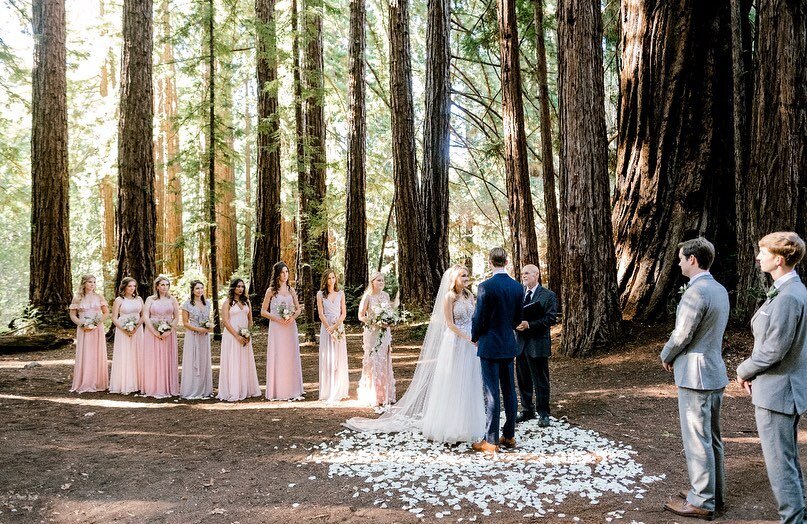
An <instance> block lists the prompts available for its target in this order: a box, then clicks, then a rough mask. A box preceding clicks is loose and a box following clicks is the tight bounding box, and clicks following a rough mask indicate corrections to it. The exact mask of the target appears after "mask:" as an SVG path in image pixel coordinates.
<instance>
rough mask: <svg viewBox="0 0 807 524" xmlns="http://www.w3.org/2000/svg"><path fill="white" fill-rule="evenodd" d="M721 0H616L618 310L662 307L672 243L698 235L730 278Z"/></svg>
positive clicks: (668, 289) (726, 46)
mask: <svg viewBox="0 0 807 524" xmlns="http://www.w3.org/2000/svg"><path fill="white" fill-rule="evenodd" d="M728 3H729V2H728V0H722V1H720V2H697V1H691V2H686V1H685V2H662V3H660V4H658V5H657V1H656V0H644V1H640V2H633V3H631V4H630V5H629V6H625V7H623V9H624V10H625V11H624V13H625V14H624V23H623V24H622V28H623V35H622V43H623V45H622V49H623V51H622V58H623V69H622V78H621V81H620V83H621V92H622V97H621V104H620V115H619V126H620V128H619V144H618V149H617V187H616V190H615V194H614V209H613V225H614V236H615V241H616V259H617V282H618V292H619V294H620V305H621V306H622V312H623V315H624V316H626V317H628V318H637V319H641V320H652V319H655V318H657V317H659V316H661V315H663V314H665V313H666V310H667V302H668V300H669V299H670V297H671V296H672V295H674V292H675V289H676V288H677V287H678V286H677V285H676V284H680V282H678V281H679V280H680V274H681V273H680V270H679V269H678V268H677V267H676V266H677V261H678V247H677V245H678V243H679V242H681V241H683V240H687V239H690V238H694V237H697V236H705V237H706V238H708V239H709V240H711V241H712V242H713V243H714V244H715V247H716V248H717V258H716V260H715V264H714V266H713V272H714V273H716V276H717V277H718V279H719V280H720V281H721V282H723V283H724V285H726V287H729V288H730V287H731V280H732V275H733V266H731V262H732V258H731V256H730V255H731V254H732V253H733V252H734V241H733V239H734V229H733V224H734V191H733V189H734V172H733V165H732V162H731V157H732V144H731V136H732V103H731V90H732V77H731V54H730V51H731V48H730V42H731V40H730V39H731V34H730V26H729V14H730V13H729V9H728Z"/></svg>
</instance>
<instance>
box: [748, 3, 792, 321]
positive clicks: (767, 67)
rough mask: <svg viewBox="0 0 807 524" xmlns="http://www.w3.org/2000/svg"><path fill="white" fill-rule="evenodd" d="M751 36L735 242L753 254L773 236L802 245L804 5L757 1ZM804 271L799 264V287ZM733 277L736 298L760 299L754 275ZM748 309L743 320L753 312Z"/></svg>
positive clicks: (758, 281)
mask: <svg viewBox="0 0 807 524" xmlns="http://www.w3.org/2000/svg"><path fill="white" fill-rule="evenodd" d="M757 28H758V31H759V36H758V41H757V46H756V51H757V56H756V71H755V81H754V111H753V114H752V124H751V157H750V167H749V175H748V191H747V192H746V194H747V195H748V200H749V201H748V206H749V208H748V209H749V217H750V225H751V228H750V231H749V234H748V235H747V236H746V238H745V239H740V242H741V243H742V245H741V246H740V247H741V249H756V242H757V241H758V240H759V239H760V238H761V237H763V236H764V235H766V234H768V233H772V232H774V231H782V230H784V231H795V232H796V233H798V234H799V235H800V236H801V237H802V238H805V237H807V2H804V1H792V0H791V1H788V0H761V1H760V2H759V3H758V4H757ZM748 244H751V245H750V246H749V245H748ZM746 263H748V262H746ZM805 266H807V264H805V263H804V262H802V263H801V264H799V273H800V275H801V277H802V279H804V278H807V270H806V269H805ZM739 270H740V283H739V285H738V293H739V294H740V296H746V297H748V296H750V297H753V296H754V295H756V296H759V295H761V293H760V292H761V291H764V289H765V286H766V285H767V283H765V282H764V281H763V280H761V278H760V277H759V276H758V274H759V270H758V269H757V268H756V267H755V266H746V267H741V268H739ZM746 304H747V306H748V305H750V306H751V307H750V308H749V309H748V310H747V311H745V313H748V312H750V309H752V307H753V304H752V303H751V300H747V301H746Z"/></svg>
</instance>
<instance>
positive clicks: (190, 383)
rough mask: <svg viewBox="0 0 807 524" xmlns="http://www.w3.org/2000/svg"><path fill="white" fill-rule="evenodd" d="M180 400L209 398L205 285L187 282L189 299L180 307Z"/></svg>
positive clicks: (208, 348)
mask: <svg viewBox="0 0 807 524" xmlns="http://www.w3.org/2000/svg"><path fill="white" fill-rule="evenodd" d="M182 325H183V326H185V342H184V343H183V345H182V384H181V386H180V388H179V395H180V396H181V397H182V398H187V399H197V398H208V397H211V396H212V395H213V366H212V364H211V362H210V332H211V331H213V330H212V329H211V328H210V327H207V326H208V325H209V326H212V323H210V304H208V303H207V299H206V298H205V285H204V284H202V282H201V281H199V280H194V281H192V282H191V296H190V298H188V300H186V301H185V302H184V303H183V304H182Z"/></svg>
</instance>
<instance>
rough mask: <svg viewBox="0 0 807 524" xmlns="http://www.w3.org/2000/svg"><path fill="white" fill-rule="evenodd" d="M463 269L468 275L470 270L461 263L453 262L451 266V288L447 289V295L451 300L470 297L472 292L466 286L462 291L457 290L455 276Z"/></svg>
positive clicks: (457, 276)
mask: <svg viewBox="0 0 807 524" xmlns="http://www.w3.org/2000/svg"><path fill="white" fill-rule="evenodd" d="M463 271H465V272H466V273H468V274H469V275H470V273H471V272H470V271H468V268H467V267H465V266H464V265H462V264H454V265H453V266H451V289H450V290H449V291H448V296H449V297H450V298H451V300H452V301H454V300H459V299H461V298H471V297H472V296H473V294H472V293H471V290H470V289H468V288H467V287H464V288H462V291H459V290H457V278H459V276H460V275H461V274H462V272H463Z"/></svg>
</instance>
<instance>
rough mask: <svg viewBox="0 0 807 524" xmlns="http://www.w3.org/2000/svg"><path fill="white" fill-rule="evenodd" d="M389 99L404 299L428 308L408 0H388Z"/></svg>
mask: <svg viewBox="0 0 807 524" xmlns="http://www.w3.org/2000/svg"><path fill="white" fill-rule="evenodd" d="M389 38H390V62H389V67H390V103H391V106H392V115H391V120H392V172H393V178H394V181H395V210H396V213H395V224H396V229H397V232H398V278H399V282H400V293H401V301H402V302H403V303H405V304H406V305H407V306H409V307H410V308H416V309H424V310H425V309H426V308H427V307H428V306H430V305H431V304H430V302H431V300H432V298H433V297H432V293H431V289H432V284H431V280H432V275H431V272H427V271H424V268H427V267H429V259H428V256H427V252H428V246H426V245H425V243H424V242H423V238H424V235H425V229H424V225H423V220H422V217H423V215H422V213H421V212H420V209H421V199H420V194H419V191H418V179H417V162H416V157H415V155H416V152H415V111H414V107H413V102H412V66H411V56H412V53H411V51H410V45H409V3H408V0H390V1H389Z"/></svg>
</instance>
